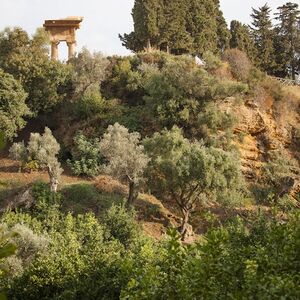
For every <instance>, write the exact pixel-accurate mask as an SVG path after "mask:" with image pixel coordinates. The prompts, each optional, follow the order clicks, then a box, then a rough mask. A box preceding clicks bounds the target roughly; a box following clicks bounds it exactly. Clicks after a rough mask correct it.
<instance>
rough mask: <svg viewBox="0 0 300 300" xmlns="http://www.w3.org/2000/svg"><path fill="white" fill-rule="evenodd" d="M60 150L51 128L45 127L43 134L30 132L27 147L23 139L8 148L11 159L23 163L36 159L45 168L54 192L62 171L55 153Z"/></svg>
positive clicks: (39, 165)
mask: <svg viewBox="0 0 300 300" xmlns="http://www.w3.org/2000/svg"><path fill="white" fill-rule="evenodd" d="M59 150H60V145H59V144H58V142H57V141H56V139H55V138H54V136H53V135H52V132H51V130H50V129H49V128H48V127H46V128H45V132H44V134H42V135H40V134H39V133H31V134H30V139H29V142H28V145H27V147H25V144H24V141H23V142H20V143H14V144H13V145H12V147H11V148H10V156H11V158H12V159H15V160H18V161H20V163H21V164H22V165H24V163H28V162H32V161H36V162H37V164H38V167H39V168H41V169H46V170H47V172H48V175H49V179H50V187H51V190H52V191H53V192H56V190H57V185H58V181H59V178H60V176H61V174H62V172H63V169H62V168H61V166H60V163H59V161H58V159H57V155H58V153H59Z"/></svg>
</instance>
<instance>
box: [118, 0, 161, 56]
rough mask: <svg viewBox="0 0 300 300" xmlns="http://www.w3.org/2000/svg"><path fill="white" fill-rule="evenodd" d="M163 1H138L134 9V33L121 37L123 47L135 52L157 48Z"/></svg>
mask: <svg viewBox="0 0 300 300" xmlns="http://www.w3.org/2000/svg"><path fill="white" fill-rule="evenodd" d="M161 10H162V1H161V0H136V1H135V3H134V7H133V9H132V18H133V23H134V31H133V32H132V33H130V34H124V35H123V36H121V35H120V39H121V41H122V42H123V45H124V46H125V47H127V48H129V49H131V50H133V51H141V50H143V49H150V48H151V47H152V46H154V47H156V46H157V44H158V38H159V33H160V24H159V22H160V21H161V13H162V11H161Z"/></svg>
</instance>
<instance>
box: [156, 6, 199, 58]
mask: <svg viewBox="0 0 300 300" xmlns="http://www.w3.org/2000/svg"><path fill="white" fill-rule="evenodd" d="M162 3H163V6H162V7H163V9H162V11H163V17H162V22H161V28H160V46H161V49H163V50H166V51H168V52H170V53H172V54H183V53H190V52H191V49H192V45H193V38H192V36H191V34H190V33H189V32H188V30H187V18H186V16H187V12H188V6H187V2H186V1H183V0H172V1H169V0H163V1H162Z"/></svg>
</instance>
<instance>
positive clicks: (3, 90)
mask: <svg viewBox="0 0 300 300" xmlns="http://www.w3.org/2000/svg"><path fill="white" fill-rule="evenodd" d="M0 78H1V80H0V132H2V133H3V134H4V138H7V139H11V138H13V137H15V136H16V135H17V133H18V131H19V130H20V129H22V128H23V127H24V126H25V124H26V121H25V120H24V117H26V116H29V115H30V111H29V108H28V107H27V106H26V104H25V99H26V97H27V94H26V93H25V91H24V89H23V87H22V86H21V84H20V82H19V81H17V80H15V79H14V77H13V76H12V75H10V74H8V73H5V72H4V71H3V70H2V69H0Z"/></svg>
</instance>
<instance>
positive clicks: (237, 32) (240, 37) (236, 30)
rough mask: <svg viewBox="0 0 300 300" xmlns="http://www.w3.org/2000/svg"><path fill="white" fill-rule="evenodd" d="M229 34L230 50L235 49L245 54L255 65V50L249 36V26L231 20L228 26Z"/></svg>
mask: <svg viewBox="0 0 300 300" xmlns="http://www.w3.org/2000/svg"><path fill="white" fill-rule="evenodd" d="M230 33H231V38H230V48H236V49H239V50H241V51H243V52H245V53H246V54H247V56H248V57H249V59H250V60H251V61H252V62H253V63H255V59H256V48H255V45H254V42H253V39H252V37H251V34H250V28H249V26H247V25H245V24H242V23H241V22H239V21H236V20H233V21H231V24H230Z"/></svg>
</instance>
